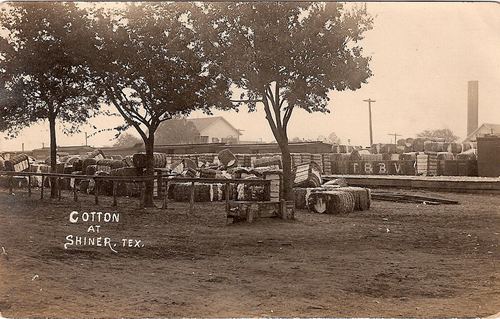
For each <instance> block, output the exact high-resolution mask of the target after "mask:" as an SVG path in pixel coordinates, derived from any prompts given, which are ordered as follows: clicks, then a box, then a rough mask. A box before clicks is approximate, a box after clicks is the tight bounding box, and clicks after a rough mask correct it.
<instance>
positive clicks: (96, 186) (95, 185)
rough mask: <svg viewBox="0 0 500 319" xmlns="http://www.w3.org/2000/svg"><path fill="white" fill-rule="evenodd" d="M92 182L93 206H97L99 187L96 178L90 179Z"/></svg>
mask: <svg viewBox="0 0 500 319" xmlns="http://www.w3.org/2000/svg"><path fill="white" fill-rule="evenodd" d="M92 180H93V181H94V198H95V204H96V205H99V197H98V196H99V186H98V184H97V179H96V178H92Z"/></svg>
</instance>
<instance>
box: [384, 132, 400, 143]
mask: <svg viewBox="0 0 500 319" xmlns="http://www.w3.org/2000/svg"><path fill="white" fill-rule="evenodd" d="M387 135H390V136H394V144H397V143H398V142H397V138H398V136H403V135H399V134H398V133H391V134H387Z"/></svg>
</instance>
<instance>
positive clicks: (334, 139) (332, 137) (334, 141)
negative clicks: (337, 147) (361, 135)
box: [327, 132, 342, 144]
mask: <svg viewBox="0 0 500 319" xmlns="http://www.w3.org/2000/svg"><path fill="white" fill-rule="evenodd" d="M327 141H328V143H331V144H340V143H342V140H341V139H340V138H339V137H338V136H337V134H335V132H331V133H330V135H328V140H327Z"/></svg>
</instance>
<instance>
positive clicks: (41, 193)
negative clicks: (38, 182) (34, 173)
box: [40, 175, 45, 199]
mask: <svg viewBox="0 0 500 319" xmlns="http://www.w3.org/2000/svg"><path fill="white" fill-rule="evenodd" d="M44 184H45V175H42V188H40V199H43V189H44V186H45V185H44Z"/></svg>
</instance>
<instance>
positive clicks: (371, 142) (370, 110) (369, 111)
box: [363, 98, 376, 146]
mask: <svg viewBox="0 0 500 319" xmlns="http://www.w3.org/2000/svg"><path fill="white" fill-rule="evenodd" d="M363 102H368V116H369V119H370V146H372V145H373V131H372V103H375V102H376V101H375V100H372V99H370V98H369V99H368V100H363Z"/></svg>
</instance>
